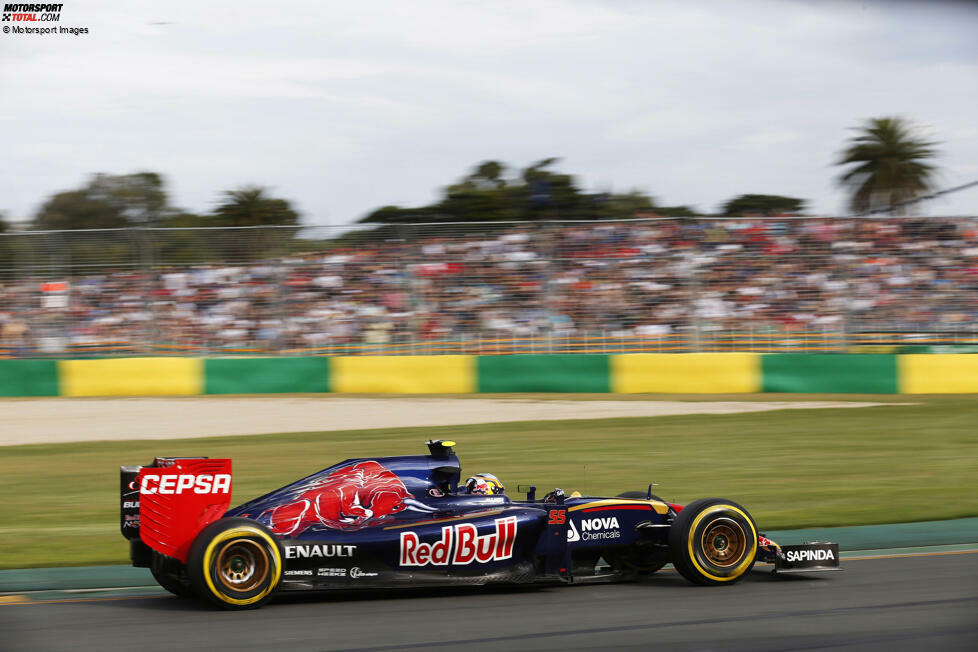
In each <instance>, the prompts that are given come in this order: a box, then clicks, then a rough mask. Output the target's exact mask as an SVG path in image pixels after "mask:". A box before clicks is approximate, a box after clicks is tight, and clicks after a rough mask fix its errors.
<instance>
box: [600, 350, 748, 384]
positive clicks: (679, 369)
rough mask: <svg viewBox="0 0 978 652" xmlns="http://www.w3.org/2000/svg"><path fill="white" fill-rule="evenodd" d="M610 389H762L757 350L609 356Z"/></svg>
mask: <svg viewBox="0 0 978 652" xmlns="http://www.w3.org/2000/svg"><path fill="white" fill-rule="evenodd" d="M611 391H612V392H616V393H621V394H634V393H639V392H663V393H668V394H700V393H717V394H726V393H744V392H759V391H761V357H760V355H758V354H756V353H679V354H676V353H634V354H626V355H613V356H611Z"/></svg>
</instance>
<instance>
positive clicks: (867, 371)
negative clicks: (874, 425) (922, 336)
mask: <svg viewBox="0 0 978 652" xmlns="http://www.w3.org/2000/svg"><path fill="white" fill-rule="evenodd" d="M761 385H762V390H761V391H764V392H790V393H811V394H819V393H827V394H896V393H897V363H896V356H895V355H872V354H869V355H852V354H845V353H840V354H833V353H816V354H804V353H798V354H794V353H779V354H776V355H764V356H761Z"/></svg>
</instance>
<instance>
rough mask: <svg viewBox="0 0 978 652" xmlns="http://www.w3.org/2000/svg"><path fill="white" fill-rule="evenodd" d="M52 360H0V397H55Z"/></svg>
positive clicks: (53, 363) (56, 385)
mask: <svg viewBox="0 0 978 652" xmlns="http://www.w3.org/2000/svg"><path fill="white" fill-rule="evenodd" d="M57 395H58V363H57V362H56V361H54V360H0V396H57Z"/></svg>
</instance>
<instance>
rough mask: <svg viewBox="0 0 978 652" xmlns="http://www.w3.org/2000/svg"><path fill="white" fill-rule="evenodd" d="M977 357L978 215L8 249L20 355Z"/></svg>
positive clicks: (7, 286) (5, 269) (32, 241)
mask: <svg viewBox="0 0 978 652" xmlns="http://www.w3.org/2000/svg"><path fill="white" fill-rule="evenodd" d="M976 343H978V219H976V218H883V219H878V218H861V219H860V218H780V217H776V218H764V219H762V218H713V219H711V218H698V219H665V218H659V219H640V220H624V221H600V222H559V221H549V222H532V223H526V222H500V223H474V224H473V223H466V224H452V223H437V224H400V225H382V226H381V225H354V226H345V227H246V228H232V229H210V228H195V229H157V228H134V229H107V230H95V231H45V232H30V231H27V232H17V233H7V234H2V235H0V355H4V356H7V357H28V356H29V357H38V356H50V357H58V356H74V355H79V356H82V355H100V356H104V355H144V354H145V355H204V354H207V355H211V354H230V355H254V354H263V355H338V354H342V355H371V354H387V355H393V354H419V355H420V354H425V355H427V354H452V353H477V354H482V355H489V354H494V353H499V354H506V353H585V352H588V353H590V352H594V353H620V352H663V353H665V352H684V351H762V352H763V351H850V350H870V349H869V348H868V347H897V346H922V345H935V346H946V345H962V344H963V345H973V344H976Z"/></svg>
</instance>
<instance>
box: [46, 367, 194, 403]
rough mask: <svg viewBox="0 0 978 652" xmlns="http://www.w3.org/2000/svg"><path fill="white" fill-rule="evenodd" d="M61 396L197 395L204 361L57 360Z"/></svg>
mask: <svg viewBox="0 0 978 652" xmlns="http://www.w3.org/2000/svg"><path fill="white" fill-rule="evenodd" d="M58 376H59V379H60V383H61V395H62V396H174V395H186V394H200V393H202V392H203V389H204V361H203V360H200V359H196V358H118V359H114V360H59V361H58Z"/></svg>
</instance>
